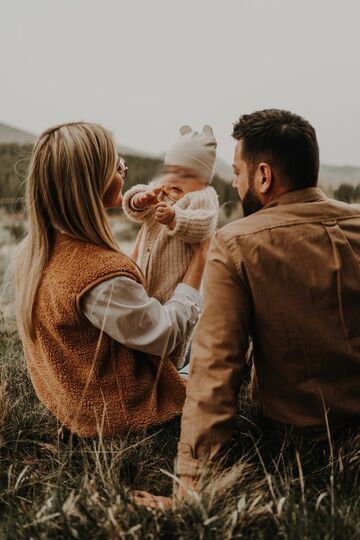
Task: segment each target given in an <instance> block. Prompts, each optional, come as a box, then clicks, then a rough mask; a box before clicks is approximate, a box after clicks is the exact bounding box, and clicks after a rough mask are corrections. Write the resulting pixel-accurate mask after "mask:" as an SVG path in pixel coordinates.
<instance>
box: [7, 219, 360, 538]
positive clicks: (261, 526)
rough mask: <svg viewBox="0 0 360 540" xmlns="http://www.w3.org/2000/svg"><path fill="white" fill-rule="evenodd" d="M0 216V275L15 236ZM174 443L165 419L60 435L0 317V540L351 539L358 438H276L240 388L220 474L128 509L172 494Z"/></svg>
mask: <svg viewBox="0 0 360 540" xmlns="http://www.w3.org/2000/svg"><path fill="white" fill-rule="evenodd" d="M5 217H6V216H4V219H2V220H1V223H2V230H1V231H0V275H1V274H2V273H3V271H4V269H5V266H6V265H7V263H8V262H9V260H10V257H11V253H12V252H13V247H14V245H15V243H16V239H17V238H18V237H19V236H21V230H20V229H21V224H20V223H18V222H17V221H11V222H9V223H8V222H7V221H6V219H5ZM115 225H116V227H117V234H118V236H119V237H121V235H124V234H125V236H123V237H122V239H123V241H125V240H126V241H127V242H128V244H126V247H127V249H130V247H131V234H130V233H128V232H127V231H125V233H124V231H123V225H122V224H121V223H117V224H115ZM116 227H115V229H116ZM1 257H2V258H1ZM178 436H179V425H178V422H173V423H171V424H168V425H166V426H162V427H161V428H158V429H155V430H153V431H152V432H149V433H144V434H140V435H136V436H134V435H132V436H131V435H129V436H128V437H127V438H126V439H125V440H124V439H123V440H120V439H115V440H112V441H104V440H87V441H84V440H78V439H76V438H71V437H70V438H67V439H66V437H64V435H63V432H62V430H61V426H59V425H58V424H57V422H56V420H55V419H54V418H53V417H52V416H51V414H50V413H49V412H48V411H47V410H46V409H45V408H44V407H43V406H42V405H41V404H40V403H39V401H38V399H37V398H36V396H35V394H34V391H33V389H32V385H31V382H30V381H29V378H28V375H27V370H26V366H25V363H24V358H23V354H22V350H21V346H20V342H19V338H18V335H17V332H16V328H15V327H14V325H10V324H9V323H8V321H4V320H1V321H0V539H1V540H2V539H9V540H10V539H14V540H15V539H16V540H17V539H48V538H51V539H52V538H59V539H68V538H74V539H86V540H87V539H90V540H93V539H94V540H95V539H107V538H109V539H118V538H119V539H120V538H121V539H122V538H124V539H149V540H150V539H172V538H174V539H175V538H182V539H208V538H209V539H218V538H219V539H221V540H225V539H231V538H254V539H261V538H264V539H271V538H279V539H280V538H281V539H299V540H300V539H306V538H314V539H326V538H328V539H342V538H344V539H347V540H349V539H356V538H360V475H359V473H360V435H357V434H356V433H352V434H343V436H342V437H338V438H337V439H335V440H333V439H332V437H331V436H330V438H329V440H327V441H325V442H323V443H321V444H320V443H318V444H315V443H312V442H310V441H301V440H299V439H297V438H296V437H293V436H291V435H290V434H283V435H280V434H278V433H276V432H274V430H273V428H272V427H271V426H269V425H268V424H267V423H266V422H265V421H264V420H263V419H262V418H261V417H260V416H259V415H258V414H257V412H256V410H255V409H254V407H253V406H251V405H250V404H249V403H248V401H247V398H246V393H245V392H243V395H242V396H241V397H240V402H239V414H238V417H237V422H236V434H235V437H234V441H233V444H232V446H231V452H230V453H229V457H228V465H229V467H228V468H227V469H225V470H223V471H221V472H218V473H216V474H215V473H214V472H213V473H212V474H209V476H208V478H207V479H206V482H205V483H204V488H203V490H202V492H201V493H200V495H192V496H191V497H189V499H188V500H187V501H186V502H182V503H181V504H180V503H177V504H175V505H174V507H173V509H172V510H171V511H166V512H163V511H161V510H156V511H151V510H147V509H145V508H140V507H138V506H136V505H135V503H134V501H133V500H132V492H133V490H134V489H146V490H150V491H152V492H154V493H157V494H165V495H169V494H171V493H172V491H173V489H174V485H175V484H176V478H174V477H173V476H172V471H173V460H174V457H175V455H176V445H177V441H178ZM230 465H231V466H230ZM169 473H170V474H169Z"/></svg>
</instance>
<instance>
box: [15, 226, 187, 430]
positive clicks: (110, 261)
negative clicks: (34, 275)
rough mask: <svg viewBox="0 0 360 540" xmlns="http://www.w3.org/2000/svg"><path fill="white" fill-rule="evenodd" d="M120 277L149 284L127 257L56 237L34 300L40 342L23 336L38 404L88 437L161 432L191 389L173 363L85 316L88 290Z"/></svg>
mask: <svg viewBox="0 0 360 540" xmlns="http://www.w3.org/2000/svg"><path fill="white" fill-rule="evenodd" d="M122 275H124V276H127V277H130V278H131V279H134V280H135V281H137V282H139V283H143V277H142V275H141V272H140V271H139V269H138V268H137V266H136V265H135V264H134V263H133V261H132V260H131V259H130V258H129V257H127V256H126V255H124V254H123V253H121V252H114V251H111V250H110V249H106V248H102V247H98V246H96V245H94V244H91V243H85V242H81V241H78V240H75V239H72V238H71V237H69V236H67V235H63V234H58V235H57V237H56V240H55V245H54V248H53V252H52V256H51V258H50V261H49V262H48V263H47V265H46V267H45V270H44V274H43V277H42V279H41V282H40V286H39V289H38V291H37V294H36V297H35V304H34V311H33V317H34V318H33V321H34V325H35V329H36V337H35V339H34V341H30V340H27V339H24V336H22V341H23V345H24V352H25V357H26V361H27V365H28V368H29V372H30V377H31V380H32V383H33V385H34V388H35V391H36V393H37V395H38V397H39V399H40V400H41V401H42V403H43V404H44V405H45V406H46V407H47V408H48V409H49V410H50V411H51V412H52V413H53V414H54V415H55V416H56V417H57V418H58V419H59V420H60V421H61V422H62V423H63V424H64V425H65V426H66V427H67V428H69V429H70V430H71V431H72V432H74V433H77V434H78V435H80V436H83V437H96V436H98V435H100V434H101V435H102V436H104V437H107V436H114V435H119V434H120V435H122V434H126V433H127V432H128V431H142V430H144V429H146V428H148V427H151V426H154V425H157V424H161V423H163V422H166V421H168V420H170V419H171V418H173V417H174V416H176V415H177V414H180V413H181V410H182V406H183V403H184V399H185V384H184V382H183V381H182V380H181V378H180V377H179V375H178V373H177V371H176V369H175V367H174V366H173V364H172V362H170V360H169V359H168V358H166V359H163V360H162V362H161V364H159V361H158V359H155V358H154V357H149V356H147V355H145V354H143V353H139V352H136V351H133V350H131V349H129V348H127V347H125V346H124V345H122V344H121V343H118V342H116V341H115V340H113V339H112V338H111V337H110V336H108V335H107V334H105V333H104V332H100V330H98V329H97V328H96V327H95V326H93V325H92V324H91V323H90V321H89V320H88V319H87V318H86V317H85V315H84V314H83V313H82V310H81V298H82V296H83V295H84V294H85V293H86V292H87V291H88V290H89V289H90V288H92V287H93V286H94V285H96V284H98V283H100V282H101V281H103V280H106V279H109V278H110V277H114V276H122ZM139 331H140V330H139Z"/></svg>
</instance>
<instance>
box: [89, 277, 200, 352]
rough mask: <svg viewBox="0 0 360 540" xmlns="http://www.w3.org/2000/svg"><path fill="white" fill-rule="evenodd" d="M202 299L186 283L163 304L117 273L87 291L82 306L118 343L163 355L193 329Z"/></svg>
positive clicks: (91, 318) (94, 323) (96, 323)
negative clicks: (115, 275)
mask: <svg viewBox="0 0 360 540" xmlns="http://www.w3.org/2000/svg"><path fill="white" fill-rule="evenodd" d="M202 303H203V301H202V298H201V296H200V294H199V293H198V291H197V290H196V289H193V288H192V287H190V286H189V285H186V284H185V283H179V285H177V287H176V289H175V291H174V293H173V295H172V296H171V298H170V299H169V300H168V301H167V302H166V303H165V304H160V302H159V301H158V300H156V299H155V298H152V297H149V296H148V294H147V292H146V290H145V289H144V287H143V286H142V285H140V284H139V283H137V282H136V281H134V280H132V279H130V278H127V277H125V276H117V277H114V278H110V279H107V280H106V281H102V282H101V283H100V284H99V285H95V287H93V288H92V289H90V290H89V291H88V292H86V293H85V295H84V296H83V298H82V310H83V312H84V314H85V316H86V317H87V318H88V319H89V321H90V322H91V323H92V324H93V325H94V326H96V328H99V330H101V329H102V330H103V331H104V332H105V333H106V334H108V335H109V336H111V337H112V338H113V339H114V340H116V341H118V342H119V343H122V344H123V345H126V346H127V347H129V348H131V349H134V350H138V351H142V352H145V353H148V354H154V355H156V356H161V357H164V356H168V355H169V354H170V353H171V352H172V351H173V350H174V349H175V348H176V347H177V345H179V343H181V342H182V341H183V340H184V338H185V337H186V336H187V335H188V334H189V333H191V332H192V330H193V328H194V326H195V324H196V323H197V321H198V319H199V315H200V312H201V309H202Z"/></svg>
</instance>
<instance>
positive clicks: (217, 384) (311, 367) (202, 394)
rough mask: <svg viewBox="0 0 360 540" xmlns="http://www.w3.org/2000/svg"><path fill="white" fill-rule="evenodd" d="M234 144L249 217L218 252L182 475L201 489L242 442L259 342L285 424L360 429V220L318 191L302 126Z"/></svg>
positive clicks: (270, 395)
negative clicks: (244, 390) (242, 398)
mask: <svg viewBox="0 0 360 540" xmlns="http://www.w3.org/2000/svg"><path fill="white" fill-rule="evenodd" d="M233 137H234V138H235V140H236V141H237V144H236V148H235V158H234V165H233V167H234V175H235V178H234V183H233V185H234V187H235V188H236V189H237V190H238V193H239V196H240V199H241V200H242V204H243V209H244V215H245V217H244V218H243V219H241V220H238V221H235V222H232V223H230V224H229V225H226V226H225V227H223V228H222V229H220V230H219V231H218V232H217V233H216V235H215V237H214V239H213V241H212V245H211V248H210V251H209V256H208V263H207V268H206V271H205V277H204V293H205V305H204V311H203V315H202V317H201V319H200V322H199V324H198V328H197V331H196V335H195V339H194V341H193V347H192V359H191V369H190V379H189V384H188V389H187V398H186V402H185V406H184V410H183V417H182V425H181V437H180V442H179V447H178V457H177V464H176V472H177V475H178V476H179V477H180V480H182V486H193V487H194V488H195V489H196V488H198V487H199V479H200V477H201V473H202V471H203V469H204V467H205V466H206V465H208V464H209V463H211V462H216V460H217V459H218V458H219V456H220V455H221V451H222V450H224V448H226V445H227V443H228V442H229V441H230V439H231V436H232V434H233V428H234V415H235V412H236V407H237V402H238V394H239V389H240V387H241V384H242V380H243V374H244V371H245V368H246V359H245V358H246V351H247V348H248V344H249V339H250V338H251V339H252V342H253V355H254V379H253V382H252V385H253V388H254V391H256V394H257V397H258V399H259V402H260V406H261V409H262V412H263V414H264V415H265V416H266V417H267V418H269V419H270V420H271V421H273V422H274V424H275V425H279V426H286V425H290V426H295V429H299V430H305V431H307V432H310V433H312V434H313V436H314V437H317V436H321V435H322V434H323V433H324V431H325V430H326V424H327V423H329V425H330V428H331V429H332V430H336V429H337V428H338V427H340V426H343V425H344V424H345V423H350V422H354V421H355V422H356V421H357V418H360V397H359V395H360V211H359V210H358V209H355V208H353V207H351V206H349V205H347V204H344V203H340V202H336V201H333V200H329V199H328V198H327V197H326V196H325V195H324V193H323V192H322V191H321V190H320V189H319V188H317V187H316V186H317V181H318V171H319V148H318V143H317V140H316V134H315V130H314V128H313V127H312V126H311V125H310V124H309V123H308V122H307V121H306V120H304V119H303V118H301V117H300V116H298V115H295V114H292V113H290V112H288V111H282V110H274V109H270V110H264V111H258V112H255V113H253V114H250V115H244V116H242V117H240V119H239V121H238V123H236V124H235V126H234V130H233ZM184 494H186V489H184V488H181V489H180V490H179V496H183V495H184ZM148 503H149V501H146V504H148Z"/></svg>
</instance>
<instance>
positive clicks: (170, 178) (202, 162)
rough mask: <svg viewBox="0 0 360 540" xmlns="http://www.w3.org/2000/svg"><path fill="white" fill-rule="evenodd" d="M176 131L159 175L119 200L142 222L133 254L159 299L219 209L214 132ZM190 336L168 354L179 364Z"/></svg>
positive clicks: (210, 230)
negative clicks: (179, 135) (215, 175)
mask: <svg viewBox="0 0 360 540" xmlns="http://www.w3.org/2000/svg"><path fill="white" fill-rule="evenodd" d="M180 133H181V137H180V139H179V140H178V142H176V143H175V144H174V145H173V146H172V147H171V148H170V150H169V151H168V152H167V153H166V156H165V161H164V167H163V169H162V174H161V176H158V177H156V178H155V179H154V180H153V181H152V182H150V184H149V185H141V184H140V185H137V186H135V187H133V188H131V189H129V190H128V191H127V192H126V193H125V195H124V199H123V208H124V211H125V213H126V215H127V216H128V217H129V219H131V220H133V221H137V222H140V223H142V227H141V229H140V232H139V235H138V238H137V240H136V245H135V249H134V251H133V255H132V256H133V258H134V260H135V261H136V263H137V264H138V265H139V266H140V268H141V270H142V271H143V273H144V275H145V278H146V281H147V291H148V294H149V295H150V296H153V297H155V298H157V299H158V300H159V301H160V302H161V303H162V304H163V303H165V302H166V301H167V300H169V298H170V297H171V295H172V294H173V292H174V289H175V287H176V285H177V284H178V283H180V282H181V281H182V279H183V277H184V275H185V273H186V270H187V268H188V266H189V264H190V261H191V258H192V255H193V251H192V247H191V244H194V243H196V242H201V241H203V240H205V239H206V238H209V237H210V236H211V235H212V234H213V233H214V232H215V229H216V225H217V220H218V212H219V202H218V196H217V193H216V191H215V190H214V189H213V188H212V187H211V186H210V185H209V184H210V182H211V180H212V177H213V173H214V162H215V157H216V146H217V143H216V140H215V137H214V134H213V131H212V129H211V127H210V126H204V127H203V130H202V132H201V133H198V132H196V131H193V130H192V129H191V128H190V127H189V126H183V127H182V128H181V129H180ZM189 339H190V336H188V339H187V340H186V342H185V343H183V344H182V345H181V346H180V347H179V348H177V350H176V351H175V352H174V353H173V355H172V356H171V360H172V361H173V362H174V364H175V365H176V366H177V367H181V364H182V362H183V357H184V353H185V350H186V346H187V343H188V342H189Z"/></svg>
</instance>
